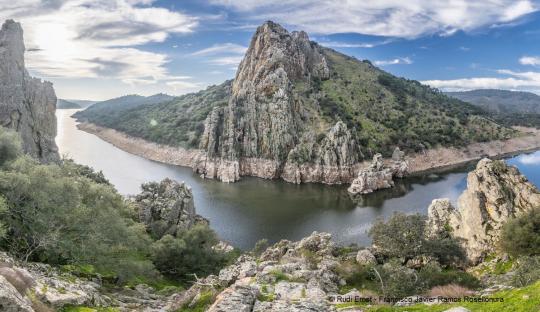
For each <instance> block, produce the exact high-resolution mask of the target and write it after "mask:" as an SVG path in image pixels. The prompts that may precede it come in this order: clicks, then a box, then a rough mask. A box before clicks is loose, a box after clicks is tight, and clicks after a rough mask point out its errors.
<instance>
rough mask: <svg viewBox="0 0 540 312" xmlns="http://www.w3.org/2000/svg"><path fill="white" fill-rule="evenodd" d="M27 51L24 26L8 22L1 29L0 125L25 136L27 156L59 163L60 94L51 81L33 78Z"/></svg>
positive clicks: (23, 140)
mask: <svg viewBox="0 0 540 312" xmlns="http://www.w3.org/2000/svg"><path fill="white" fill-rule="evenodd" d="M24 50H25V48H24V43H23V31H22V28H21V25H20V24H19V23H16V22H14V21H12V20H7V21H6V22H5V23H4V24H3V25H2V29H1V30H0V125H1V126H3V127H6V128H11V129H14V130H16V131H17V132H18V133H19V134H20V135H21V138H22V143H23V149H24V151H25V152H26V153H28V154H30V155H31V156H33V157H35V158H37V159H40V160H41V161H44V162H50V161H57V160H59V159H60V157H59V155H58V148H57V146H56V143H55V141H54V138H55V137H56V116H55V114H54V113H55V110H56V95H55V93H54V89H53V87H52V84H51V83H50V82H42V81H41V80H40V79H37V78H32V77H30V75H29V74H28V72H27V71H26V69H25V67H24Z"/></svg>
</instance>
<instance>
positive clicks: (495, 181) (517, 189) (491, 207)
mask: <svg viewBox="0 0 540 312" xmlns="http://www.w3.org/2000/svg"><path fill="white" fill-rule="evenodd" d="M539 206H540V191H538V189H537V188H536V187H535V186H534V185H533V184H532V183H530V182H529V181H528V180H527V178H526V177H524V176H523V175H521V174H520V172H519V170H518V169H517V168H516V167H513V166H508V165H506V164H505V163H504V162H503V161H492V160H489V159H482V160H481V161H480V162H478V165H477V166H476V169H475V170H473V171H471V172H470V173H469V174H468V176H467V189H466V190H465V191H464V192H463V194H461V196H460V197H459V199H458V206H457V209H455V208H454V207H452V205H451V204H450V201H449V200H447V199H443V200H434V201H433V203H432V204H431V206H430V207H429V211H428V217H429V219H428V228H429V231H430V232H431V233H437V232H438V231H440V230H442V229H443V228H445V227H451V228H452V234H453V235H454V236H455V237H457V238H460V239H462V240H463V244H464V247H465V250H466V252H467V255H468V258H469V260H470V261H471V262H473V263H477V262H478V261H480V260H482V259H483V258H484V257H485V256H486V255H487V254H489V253H492V252H495V251H496V244H497V242H498V240H499V236H500V233H501V227H502V226H503V225H504V224H505V223H506V222H507V221H508V220H509V219H511V218H515V217H516V216H519V215H520V214H523V213H525V212H527V211H529V210H531V209H533V208H537V207H539Z"/></svg>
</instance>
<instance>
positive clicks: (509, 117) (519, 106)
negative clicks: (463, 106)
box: [446, 89, 540, 127]
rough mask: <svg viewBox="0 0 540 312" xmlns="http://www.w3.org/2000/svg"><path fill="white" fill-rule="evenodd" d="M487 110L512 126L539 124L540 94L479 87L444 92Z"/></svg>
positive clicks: (536, 125) (534, 125) (493, 116)
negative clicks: (470, 89) (476, 88)
mask: <svg viewBox="0 0 540 312" xmlns="http://www.w3.org/2000/svg"><path fill="white" fill-rule="evenodd" d="M446 94H447V95H449V96H451V97H454V98H457V99H460V100H462V101H465V102H468V103H471V104H473V105H475V106H478V107H480V108H482V109H484V110H486V111H487V112H489V113H490V114H491V116H492V118H494V119H495V120H497V121H499V122H500V123H503V124H506V125H509V126H514V125H519V126H530V127H539V126H540V96H539V95H537V94H534V93H531V92H523V91H508V90H498V89H479V90H472V91H464V92H446Z"/></svg>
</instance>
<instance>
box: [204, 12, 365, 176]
mask: <svg viewBox="0 0 540 312" xmlns="http://www.w3.org/2000/svg"><path fill="white" fill-rule="evenodd" d="M328 78H329V68H328V65H327V60H326V58H325V56H324V54H323V53H322V50H321V47H319V46H318V45H317V44H316V43H314V42H311V41H310V40H309V38H308V36H307V34H306V33H305V32H292V33H289V32H287V30H285V29H284V28H283V27H281V26H280V25H278V24H275V23H273V22H266V23H265V24H264V25H262V26H261V27H259V28H258V29H257V32H256V33H255V35H254V36H253V39H252V40H251V44H250V46H249V49H248V51H247V53H246V56H245V57H244V59H243V61H242V63H241V64H240V66H239V69H238V72H237V74H236V78H235V80H234V82H233V85H232V95H231V98H230V100H229V104H228V106H227V107H224V108H215V109H214V110H213V111H212V112H211V113H210V114H209V115H208V117H207V119H206V121H205V131H204V133H203V135H202V138H201V143H200V148H201V149H203V150H205V151H206V157H205V159H203V160H201V161H200V163H199V164H198V165H197V168H196V169H197V171H198V172H199V173H201V174H203V175H204V176H205V177H208V178H217V179H220V180H222V181H225V182H234V181H236V180H238V179H239V178H240V176H242V175H253V176H259V177H263V178H278V177H282V178H284V179H285V180H287V181H290V182H296V183H300V182H304V181H310V180H315V181H320V182H325V183H342V182H350V180H352V179H351V176H352V172H353V170H352V169H351V166H352V165H354V164H356V163H358V161H359V160H360V159H361V153H360V151H359V148H358V143H357V141H356V138H355V137H354V136H353V135H352V133H351V131H349V129H347V126H346V125H345V124H344V123H343V122H341V121H338V122H337V123H336V124H335V125H334V126H333V127H331V128H329V129H328V130H327V132H326V134H325V135H323V138H322V140H317V135H316V134H315V133H313V132H312V131H311V130H312V129H311V128H312V126H309V127H308V126H307V125H308V124H310V123H311V122H312V121H311V120H308V119H309V118H307V117H306V116H308V115H309V113H308V112H307V110H306V108H305V105H304V104H305V103H303V101H306V98H303V97H299V96H297V93H296V92H295V88H296V87H297V86H298V85H301V84H304V85H308V86H309V85H310V83H311V82H312V81H314V80H317V81H320V80H324V79H328ZM306 165H307V167H306V168H303V167H301V166H306ZM306 174H307V176H306ZM303 175H304V176H303Z"/></svg>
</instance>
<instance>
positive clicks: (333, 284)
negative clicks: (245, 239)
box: [168, 232, 344, 312]
mask: <svg viewBox="0 0 540 312" xmlns="http://www.w3.org/2000/svg"><path fill="white" fill-rule="evenodd" d="M335 251H336V246H335V245H334V243H333V242H332V241H331V236H330V234H326V233H317V232H314V233H313V234H312V235H310V236H308V237H306V238H304V239H302V240H301V241H299V242H290V241H287V240H282V241H280V242H278V243H276V244H275V245H273V246H271V247H269V248H268V249H266V251H264V252H263V253H262V254H261V256H260V257H258V258H255V257H254V256H251V255H243V256H241V257H240V258H238V260H237V261H236V263H235V264H233V265H231V266H229V267H226V268H224V269H222V270H221V271H220V272H219V274H218V275H210V276H208V277H207V278H204V279H202V280H199V281H198V282H197V283H196V284H195V285H194V286H192V287H191V288H190V289H189V290H187V291H186V292H185V293H183V294H179V295H178V296H177V297H176V300H173V303H172V304H171V305H170V306H169V307H168V309H169V310H177V309H179V308H181V307H185V306H190V305H191V306H193V305H194V304H195V303H196V301H197V300H198V298H200V295H199V294H201V293H208V292H213V291H216V290H221V289H223V288H225V289H224V290H223V291H220V292H219V294H217V296H216V300H215V302H214V303H213V304H212V305H211V306H210V307H209V309H208V310H207V311H213V312H218V311H249V312H251V311H306V312H307V311H314V312H316V311H321V312H322V311H335V308H334V306H333V305H332V304H331V303H330V302H329V301H327V298H328V296H329V295H332V294H337V292H338V287H339V285H340V284H342V283H344V281H343V280H341V279H340V277H339V276H338V274H337V273H336V272H335V270H336V268H337V267H338V265H339V260H338V258H337V257H336V256H335V254H336V252H335Z"/></svg>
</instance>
